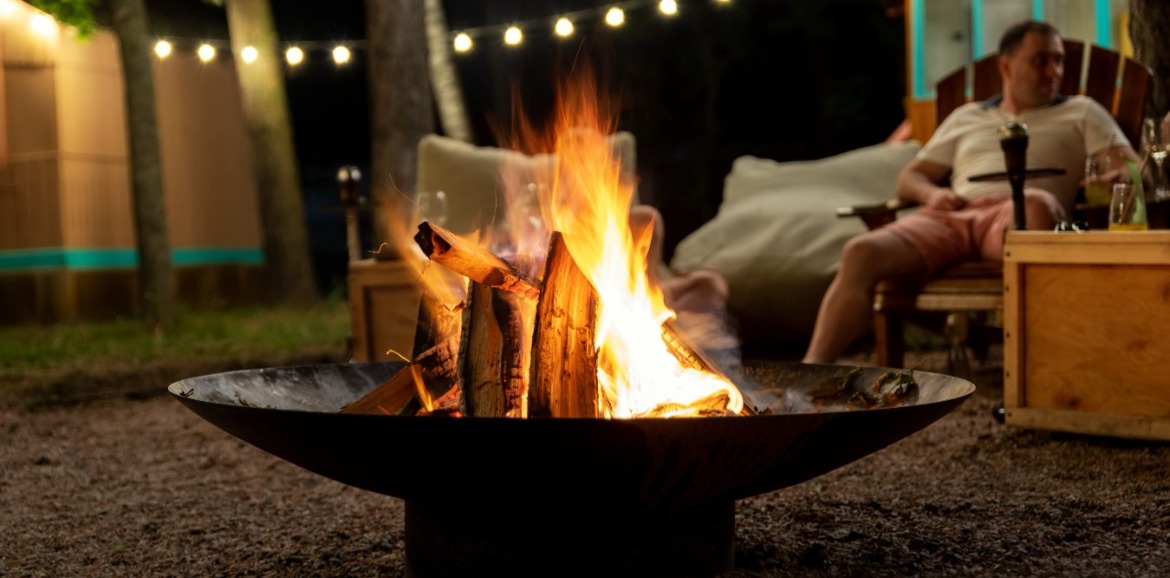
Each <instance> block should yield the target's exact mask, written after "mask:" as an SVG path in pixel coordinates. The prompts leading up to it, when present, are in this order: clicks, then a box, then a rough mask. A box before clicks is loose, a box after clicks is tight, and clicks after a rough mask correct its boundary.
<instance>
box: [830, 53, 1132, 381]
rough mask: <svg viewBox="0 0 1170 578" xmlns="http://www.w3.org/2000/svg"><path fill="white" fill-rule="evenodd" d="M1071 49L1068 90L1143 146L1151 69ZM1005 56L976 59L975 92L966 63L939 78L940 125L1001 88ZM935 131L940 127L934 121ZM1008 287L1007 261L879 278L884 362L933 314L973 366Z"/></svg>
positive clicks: (872, 216)
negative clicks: (913, 326)
mask: <svg viewBox="0 0 1170 578" xmlns="http://www.w3.org/2000/svg"><path fill="white" fill-rule="evenodd" d="M1064 49H1065V75H1064V79H1063V84H1062V86H1061V92H1062V93H1063V94H1084V95H1086V96H1090V97H1092V98H1094V99H1096V100H1097V102H1100V103H1101V104H1102V105H1103V106H1104V107H1105V108H1106V109H1108V110H1109V111H1110V112H1111V113H1112V114H1113V117H1114V118H1115V119H1116V120H1117V122H1118V124H1119V125H1120V126H1121V129H1122V131H1124V132H1125V135H1126V136H1127V137H1128V138H1129V139H1130V142H1131V143H1132V144H1133V146H1134V147H1135V148H1137V147H1139V146H1140V144H1139V143H1140V142H1141V125H1142V119H1143V117H1144V116H1145V110H1146V103H1147V101H1148V100H1149V94H1150V90H1151V80H1150V71H1149V69H1148V68H1146V67H1145V66H1143V65H1141V64H1139V63H1137V62H1136V61H1134V60H1132V59H1130V58H1128V57H1124V56H1122V55H1121V54H1119V53H1117V52H1115V51H1113V50H1109V49H1107V48H1102V47H1100V46H1090V47H1089V51H1088V52H1089V54H1088V63H1087V66H1085V59H1084V56H1085V44H1084V43H1082V42H1079V41H1075V40H1068V39H1065V40H1064ZM997 60H998V55H995V54H993V55H990V56H986V57H984V58H982V59H980V60H978V61H976V62H975V63H974V65H973V66H972V67H971V78H972V82H971V90H970V93H969V94H968V90H967V87H968V85H967V76H968V71H967V69H966V68H965V67H964V68H959V69H958V70H955V71H954V72H952V73H951V74H949V75H947V76H946V77H944V78H943V79H942V80H940V81H939V82H938V83H937V84H936V85H935V126H938V124H939V123H941V122H942V120H943V119H945V118H946V117H947V116H948V115H949V114H950V113H951V112H953V111H954V110H955V109H956V108H958V107H959V106H961V105H962V104H964V103H966V102H969V101H982V100H986V99H988V98H990V97H991V96H994V95H995V94H997V93H999V92H1000V90H1001V84H1000V77H999V70H998V68H997ZM1082 70H1084V73H1083V74H1082ZM1082 79H1083V80H1082ZM930 130H931V132H933V127H931V129H930ZM913 206H915V203H911V202H907V201H902V200H900V199H892V200H890V201H887V202H885V203H882V204H879V205H867V206H853V207H842V208H840V209H838V210H837V215H838V216H840V217H857V218H860V219H862V221H863V222H864V223H865V224H866V226H867V227H868V228H870V229H875V228H877V227H880V226H882V225H885V224H888V223H891V222H893V221H894V219H896V218H897V213H898V211H901V210H903V209H908V208H911V207H913ZM1003 292H1004V285H1003V262H1002V261H971V262H963V263H957V264H955V265H953V266H951V267H948V268H947V269H944V270H943V271H940V272H939V273H937V274H936V275H935V276H934V277H932V278H931V279H929V280H927V281H925V282H913V281H909V280H904V279H891V280H886V281H883V282H881V283H879V284H878V286H877V291H876V293H875V296H874V304H873V308H874V341H875V344H874V345H875V354H876V363H877V365H879V366H882V367H901V366H902V365H903V356H904V354H905V343H904V337H903V331H904V324H905V322H906V321H915V322H919V323H924V324H925V323H926V322H928V321H930V320H932V319H933V320H934V321H935V322H936V323H937V321H938V320H939V319H938V318H939V317H940V315H945V325H944V329H943V334H944V337H945V339H946V341H947V344H948V351H949V352H948V368H949V370H950V371H952V372H957V373H964V374H966V373H969V372H970V365H969V362H968V357H967V348H968V346H970V347H971V349H972V350H973V351H974V353H975V355H976V357H978V358H980V360H982V359H985V357H986V354H987V346H988V345H989V343H990V340H991V339H989V338H988V337H989V335H988V333H987V332H985V331H979V332H977V333H972V332H971V327H972V326H971V324H970V321H971V320H972V318H976V319H977V320H978V321H980V324H979V326H981V327H986V326H990V327H992V328H994V333H995V334H996V335H998V337H999V339H1001V340H1002V337H1003V335H1002V329H1001V328H1002V322H1001V317H1002V312H1003ZM969 337H970V338H972V339H971V340H969ZM975 337H979V338H980V339H974V338H975ZM992 338H993V337H992Z"/></svg>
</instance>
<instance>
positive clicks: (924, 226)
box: [885, 197, 1012, 274]
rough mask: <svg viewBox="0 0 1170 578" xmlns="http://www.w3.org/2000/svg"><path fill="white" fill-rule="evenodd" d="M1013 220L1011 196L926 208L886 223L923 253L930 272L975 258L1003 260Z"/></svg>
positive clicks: (896, 233) (891, 230) (887, 227)
mask: <svg viewBox="0 0 1170 578" xmlns="http://www.w3.org/2000/svg"><path fill="white" fill-rule="evenodd" d="M1011 222H1012V200H1011V199H1010V198H997V197H982V198H979V199H975V200H973V201H971V202H970V203H968V204H967V206H965V207H963V208H962V209H959V210H957V211H941V210H938V209H928V208H923V209H921V210H919V211H918V212H916V213H913V214H910V215H906V216H905V217H901V218H899V219H898V220H896V221H894V222H893V223H891V224H889V225H886V227H885V230H887V231H890V232H891V233H894V234H895V235H897V236H899V237H901V238H902V239H904V240H905V241H906V242H907V243H910V245H911V246H913V247H914V248H915V249H917V250H918V252H919V253H920V254H921V255H922V259H923V261H925V262H926V267H927V269H928V270H929V271H928V273H929V274H933V273H935V272H936V271H938V270H939V269H941V268H943V267H945V266H947V265H950V264H951V263H955V262H957V261H969V260H976V259H992V260H1000V261H1002V260H1003V239H1004V233H1005V231H1006V230H1007V227H1008V225H1009V224H1011Z"/></svg>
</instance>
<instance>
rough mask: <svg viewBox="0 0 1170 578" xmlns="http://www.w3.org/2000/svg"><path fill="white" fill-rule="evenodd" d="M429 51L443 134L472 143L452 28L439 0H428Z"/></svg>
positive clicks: (432, 84) (433, 87)
mask: <svg viewBox="0 0 1170 578" xmlns="http://www.w3.org/2000/svg"><path fill="white" fill-rule="evenodd" d="M425 4H426V30H427V52H428V53H429V55H430V64H431V89H432V90H434V92H435V104H436V105H438V108H439V121H440V123H441V124H442V125H443V133H444V134H446V135H447V136H449V137H451V138H455V139H459V140H461V141H463V142H472V138H471V121H470V119H468V118H467V108H466V107H465V106H463V88H462V87H461V86H460V85H459V74H458V72H457V71H456V70H455V65H454V63H452V62H451V42H450V31H449V30H448V29H447V16H446V15H445V14H444V13H443V3H442V2H441V1H440V0H426V2H425Z"/></svg>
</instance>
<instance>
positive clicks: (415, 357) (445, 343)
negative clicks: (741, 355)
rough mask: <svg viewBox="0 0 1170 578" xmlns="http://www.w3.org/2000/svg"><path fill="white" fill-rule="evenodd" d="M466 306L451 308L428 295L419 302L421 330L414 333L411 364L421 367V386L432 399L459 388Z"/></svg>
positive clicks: (419, 324) (419, 325) (428, 404)
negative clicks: (460, 349)
mask: <svg viewBox="0 0 1170 578" xmlns="http://www.w3.org/2000/svg"><path fill="white" fill-rule="evenodd" d="M465 309H466V304H460V305H459V306H457V307H448V306H447V305H445V304H443V303H441V302H440V301H439V300H438V299H437V298H435V297H434V296H433V295H431V294H429V293H425V292H424V293H423V296H422V299H421V300H420V301H419V312H418V327H417V328H416V330H415V333H414V349H413V351H412V352H411V362H412V363H413V364H416V365H418V366H419V367H420V369H421V371H420V372H419V374H420V376H421V379H422V386H423V387H424V388H425V390H426V393H427V395H428V396H429V398H428V400H427V403H425V404H424V405H427V406H428V407H429V406H430V403H429V399H430V398H436V397H441V396H443V395H445V394H446V393H447V392H449V391H450V390H451V389H452V388H454V387H456V386H458V385H459V376H460V374H461V373H462V372H463V366H462V365H461V364H460V361H461V358H460V357H459V347H460V343H461V340H462V336H463V335H465V328H464V317H465V316H464V310H465Z"/></svg>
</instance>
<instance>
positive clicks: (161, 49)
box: [154, 40, 173, 60]
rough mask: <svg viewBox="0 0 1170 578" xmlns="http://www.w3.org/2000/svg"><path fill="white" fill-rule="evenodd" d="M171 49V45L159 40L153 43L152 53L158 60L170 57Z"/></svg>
mask: <svg viewBox="0 0 1170 578" xmlns="http://www.w3.org/2000/svg"><path fill="white" fill-rule="evenodd" d="M172 49H173V47H172V46H171V43H170V42H167V41H166V40H159V41H158V42H155V43H154V53H155V54H157V55H158V57H159V59H160V60H161V59H163V58H166V57H168V56H170V55H171V50H172Z"/></svg>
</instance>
